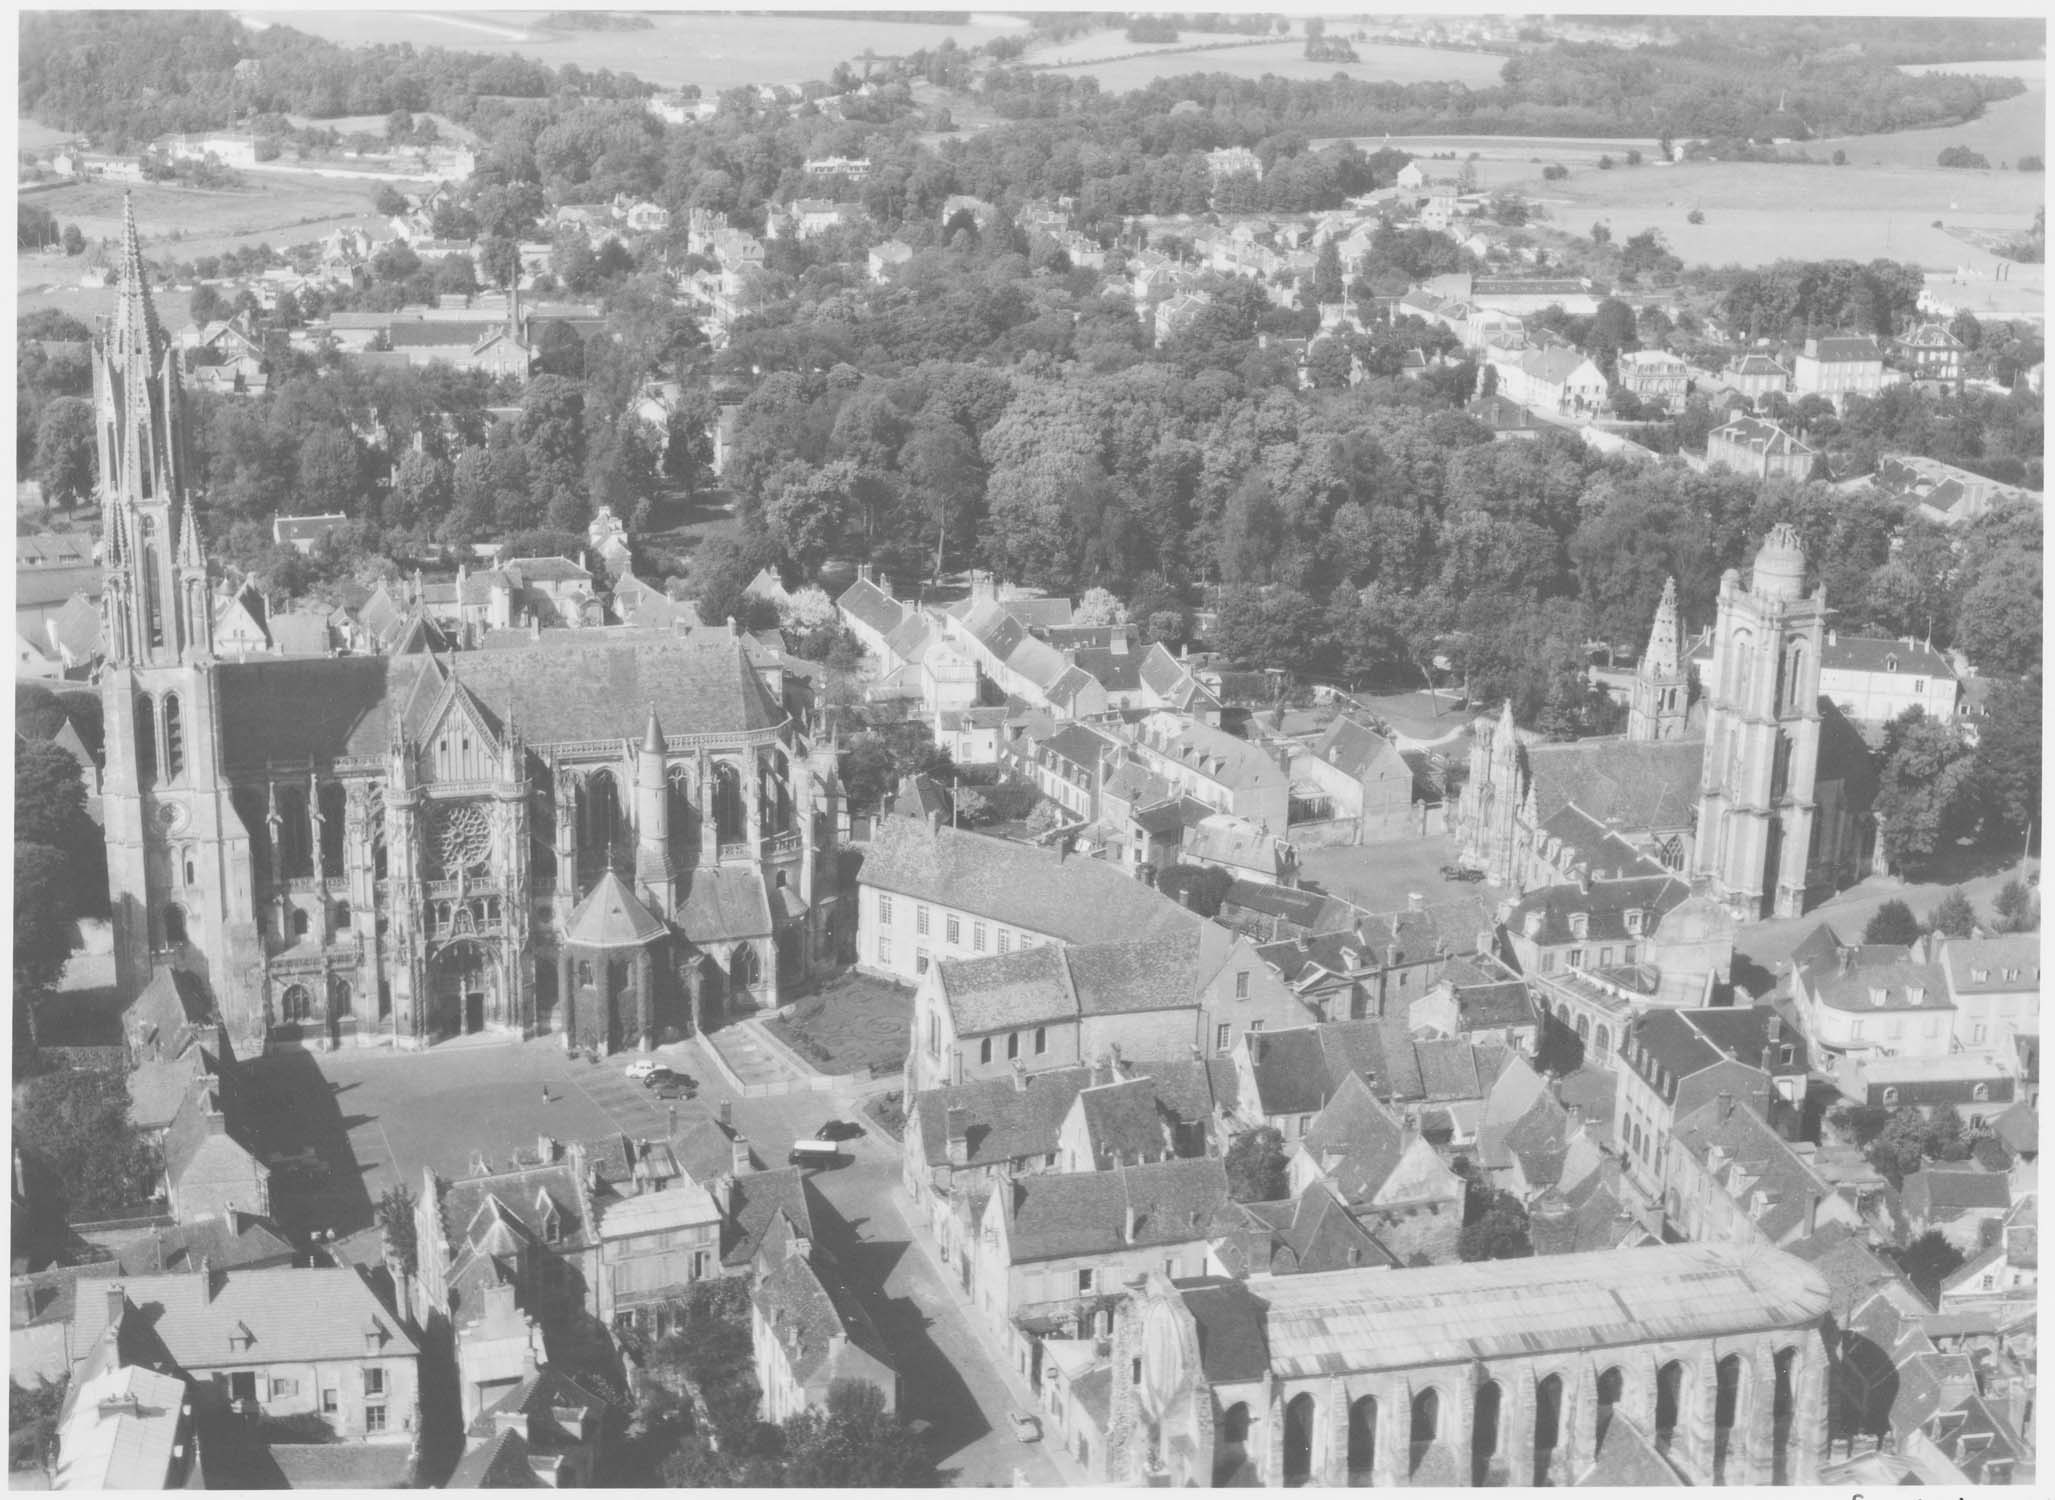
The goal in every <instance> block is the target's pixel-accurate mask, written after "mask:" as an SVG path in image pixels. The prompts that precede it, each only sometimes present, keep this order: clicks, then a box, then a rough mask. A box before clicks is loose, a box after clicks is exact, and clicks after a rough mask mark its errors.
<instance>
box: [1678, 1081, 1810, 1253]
mask: <svg viewBox="0 0 2055 1500" xmlns="http://www.w3.org/2000/svg"><path fill="white" fill-rule="evenodd" d="M1671 1138H1672V1139H1673V1140H1674V1141H1676V1142H1677V1143H1678V1144H1679V1145H1681V1146H1682V1147H1683V1148H1684V1149H1685V1150H1686V1151H1688V1152H1689V1153H1690V1154H1691V1155H1692V1156H1693V1157H1695V1158H1696V1159H1697V1160H1698V1161H1699V1162H1700V1163H1701V1164H1702V1165H1704V1166H1706V1167H1707V1168H1708V1169H1710V1166H1711V1163H1710V1160H1709V1157H1710V1155H1711V1153H1712V1151H1713V1150H1714V1149H1715V1148H1718V1149H1719V1150H1720V1151H1722V1152H1723V1153H1725V1158H1724V1162H1723V1164H1722V1166H1721V1167H1720V1169H1719V1170H1718V1171H1717V1172H1710V1174H1709V1175H1711V1176H1712V1178H1713V1179H1714V1181H1716V1182H1717V1183H1718V1184H1719V1186H1720V1187H1721V1188H1722V1189H1724V1190H1725V1192H1726V1193H1727V1195H1728V1196H1729V1197H1730V1198H1731V1199H1733V1201H1734V1203H1735V1206H1736V1207H1738V1208H1739V1209H1740V1210H1741V1211H1742V1212H1743V1213H1744V1214H1746V1215H1747V1216H1748V1218H1749V1221H1750V1222H1751V1223H1753V1224H1754V1225H1755V1227H1756V1228H1757V1229H1759V1230H1761V1231H1762V1233H1763V1234H1764V1235H1765V1236H1767V1237H1768V1239H1769V1241H1770V1243H1772V1244H1778V1243H1781V1242H1782V1241H1783V1240H1784V1239H1785V1238H1786V1237H1787V1236H1789V1235H1790V1234H1791V1233H1792V1231H1793V1230H1796V1229H1798V1228H1799V1227H1800V1226H1801V1225H1803V1224H1804V1222H1805V1216H1806V1213H1807V1211H1808V1209H1809V1206H1810V1201H1811V1200H1817V1201H1819V1202H1825V1201H1826V1200H1827V1199H1828V1198H1831V1197H1833V1196H1834V1188H1833V1185H1832V1184H1831V1183H1829V1182H1828V1181H1827V1180H1826V1179H1825V1178H1824V1177H1821V1176H1820V1175H1819V1173H1817V1172H1815V1171H1814V1170H1812V1168H1810V1167H1809V1166H1807V1165H1806V1164H1805V1162H1804V1161H1803V1160H1801V1159H1800V1158H1799V1156H1798V1154H1797V1153H1796V1152H1794V1151H1793V1150H1792V1149H1791V1147H1790V1145H1789V1144H1788V1143H1787V1142H1786V1141H1785V1140H1784V1139H1783V1138H1782V1137H1781V1136H1779V1135H1778V1134H1777V1133H1776V1131H1774V1130H1772V1129H1771V1128H1770V1126H1769V1123H1768V1122H1767V1121H1766V1120H1764V1119H1763V1118H1762V1116H1760V1115H1758V1114H1757V1113H1756V1112H1755V1111H1754V1110H1752V1109H1750V1108H1749V1107H1748V1106H1747V1105H1745V1104H1740V1103H1736V1104H1733V1105H1732V1106H1731V1107H1729V1106H1728V1105H1727V1104H1726V1102H1725V1101H1722V1100H1714V1101H1713V1102H1712V1103H1710V1104H1705V1105H1702V1106H1700V1107H1699V1108H1698V1109H1695V1110H1693V1111H1692V1112H1691V1113H1690V1114H1688V1115H1685V1116H1684V1117H1682V1118H1681V1119H1679V1120H1678V1121H1677V1122H1676V1123H1675V1124H1674V1125H1673V1126H1672V1127H1671ZM1758 1194H1760V1195H1762V1201H1760V1203H1758V1200H1757V1195H1758Z"/></svg>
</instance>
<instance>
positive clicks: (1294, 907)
mask: <svg viewBox="0 0 2055 1500" xmlns="http://www.w3.org/2000/svg"><path fill="white" fill-rule="evenodd" d="M1222 905H1223V906H1234V907H1239V908H1241V909H1242V910H1243V911H1247V912H1253V913H1255V914H1256V915H1258V916H1265V917H1277V918H1280V919H1282V920H1283V921H1286V922H1289V923H1291V924H1292V925H1293V926H1294V927H1302V928H1305V929H1306V930H1307V931H1309V932H1320V931H1322V930H1327V929H1331V928H1333V927H1335V926H1338V925H1346V923H1347V922H1348V920H1349V919H1350V918H1351V917H1352V916H1353V915H1354V908H1352V907H1351V906H1349V905H1348V903H1347V902H1345V901H1342V900H1340V899H1338V898H1336V897H1334V896H1330V895H1328V894H1327V893H1326V892H1325V891H1309V890H1303V889H1300V888H1297V887H1293V886H1282V885H1273V884H1272V883H1270V882H1269V881H1267V880H1237V881H1235V882H1234V884H1233V885H1231V886H1229V887H1228V891H1227V897H1226V900H1225V901H1224V902H1223V903H1222Z"/></svg>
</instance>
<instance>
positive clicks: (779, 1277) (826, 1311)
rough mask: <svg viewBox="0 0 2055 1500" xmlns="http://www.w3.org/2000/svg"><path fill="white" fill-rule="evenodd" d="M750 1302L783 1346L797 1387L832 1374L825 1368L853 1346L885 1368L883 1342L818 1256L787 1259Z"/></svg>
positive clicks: (771, 1272) (770, 1272)
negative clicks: (768, 1323) (755, 1305)
mask: <svg viewBox="0 0 2055 1500" xmlns="http://www.w3.org/2000/svg"><path fill="white" fill-rule="evenodd" d="M755 1300H756V1304H757V1306H758V1307H759V1308H761V1309H763V1311H764V1315H765V1318H766V1320H767V1321H770V1322H771V1336H772V1337H773V1338H775V1339H776V1340H777V1341H778V1343H779V1344H780V1345H781V1346H783V1348H784V1351H785V1359H786V1363H787V1365H788V1367H789V1368H790V1369H791V1372H792V1378H793V1379H794V1380H796V1381H798V1382H799V1383H800V1384H801V1385H806V1384H810V1383H812V1382H814V1381H815V1380H816V1379H817V1378H818V1377H820V1376H822V1375H824V1374H827V1375H830V1376H832V1375H833V1373H835V1372H833V1371H831V1370H829V1369H828V1368H827V1367H828V1366H829V1364H830V1362H831V1361H832V1360H834V1359H835V1358H836V1356H837V1355H838V1354H841V1353H842V1352H843V1351H844V1350H845V1349H846V1348H848V1347H851V1346H853V1347H854V1348H856V1349H858V1350H861V1351H862V1352H863V1353H865V1354H868V1355H869V1356H870V1357H871V1358H872V1359H875V1360H876V1361H877V1362H878V1363H879V1364H881V1365H884V1366H886V1368H888V1369H889V1368H890V1365H891V1359H890V1354H889V1352H888V1349H887V1346H886V1344H885V1341H884V1340H883V1339H882V1338H880V1337H879V1335H878V1331H877V1328H876V1327H875V1326H874V1325H873V1324H872V1322H871V1319H870V1314H868V1313H867V1312H865V1311H864V1309H863V1304H862V1302H861V1301H860V1300H858V1298H857V1296H856V1294H855V1292H854V1291H853V1290H851V1288H850V1286H849V1284H848V1281H847V1279H846V1278H845V1277H844V1276H843V1275H842V1273H841V1271H840V1269H839V1268H837V1267H836V1266H835V1265H834V1263H833V1262H831V1261H829V1260H827V1259H826V1258H825V1257H824V1256H819V1255H816V1254H807V1255H796V1254H795V1255H788V1256H786V1257H785V1259H783V1260H782V1261H780V1262H779V1263H778V1264H777V1265H775V1266H772V1267H770V1268H769V1269H767V1270H766V1271H765V1272H764V1273H763V1275H762V1277H761V1278H759V1280H758V1281H757V1284H756V1290H755Z"/></svg>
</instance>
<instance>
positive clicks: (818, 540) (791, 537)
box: [763, 458, 859, 574]
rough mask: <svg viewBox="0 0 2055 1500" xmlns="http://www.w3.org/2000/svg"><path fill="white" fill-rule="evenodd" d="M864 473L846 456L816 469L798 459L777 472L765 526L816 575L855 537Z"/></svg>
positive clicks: (769, 489)
mask: <svg viewBox="0 0 2055 1500" xmlns="http://www.w3.org/2000/svg"><path fill="white" fill-rule="evenodd" d="M858 483H859V475H858V472H857V467H856V465H855V464H854V463H852V462H851V461H850V460H848V459H846V458H839V459H836V460H835V461H834V462H833V463H831V464H825V465H822V466H821V467H820V468H812V467H810V466H808V465H807V464H806V463H804V462H803V461H794V462H793V463H791V464H789V465H787V466H786V467H785V468H784V469H782V470H780V471H779V473H778V474H777V475H775V476H773V478H772V480H771V482H770V484H769V485H767V486H766V492H765V496H764V505H763V519H764V526H765V529H766V530H768V531H769V532H770V535H771V539H772V540H773V541H775V542H776V543H777V544H778V546H779V548H780V549H781V550H782V551H783V553H784V555H785V556H786V557H788V558H790V559H791V560H792V561H793V562H794V563H796V564H797V565H798V566H799V568H800V570H801V571H802V572H805V573H807V574H812V573H813V572H815V571H816V570H817V569H818V568H819V567H820V565H821V564H822V563H823V562H825V561H826V560H827V559H828V557H829V555H830V554H831V553H833V552H835V551H837V550H838V549H839V548H840V547H841V546H842V545H843V543H844V541H845V540H846V538H847V537H848V535H849V531H850V523H851V521H852V519H853V518H854V517H855V515H856V512H857V504H858V503H857V498H856V494H857V486H858Z"/></svg>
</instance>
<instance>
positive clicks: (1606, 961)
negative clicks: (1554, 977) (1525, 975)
mask: <svg viewBox="0 0 2055 1500" xmlns="http://www.w3.org/2000/svg"><path fill="white" fill-rule="evenodd" d="M1640 951H1641V945H1640V944H1638V943H1627V944H1625V945H1624V946H1622V947H1621V949H1620V962H1621V963H1623V964H1631V963H1633V962H1634V955H1635V954H1636V953H1638V952H1640ZM1612 966H1613V950H1612V948H1611V946H1610V945H1608V946H1606V947H1603V948H1600V949H1599V950H1598V967H1599V968H1601V969H1610V968H1611V967H1612ZM1563 967H1564V968H1566V969H1581V968H1583V967H1584V950H1583V949H1582V948H1571V949H1568V950H1566V951H1565V952H1564V954H1563ZM1555 968H1556V953H1555V950H1554V949H1553V948H1544V949H1542V951H1541V972H1542V973H1544V974H1553V973H1554V972H1555Z"/></svg>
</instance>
